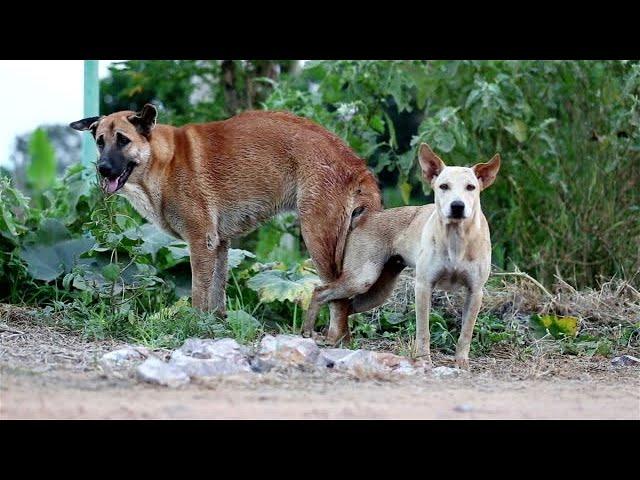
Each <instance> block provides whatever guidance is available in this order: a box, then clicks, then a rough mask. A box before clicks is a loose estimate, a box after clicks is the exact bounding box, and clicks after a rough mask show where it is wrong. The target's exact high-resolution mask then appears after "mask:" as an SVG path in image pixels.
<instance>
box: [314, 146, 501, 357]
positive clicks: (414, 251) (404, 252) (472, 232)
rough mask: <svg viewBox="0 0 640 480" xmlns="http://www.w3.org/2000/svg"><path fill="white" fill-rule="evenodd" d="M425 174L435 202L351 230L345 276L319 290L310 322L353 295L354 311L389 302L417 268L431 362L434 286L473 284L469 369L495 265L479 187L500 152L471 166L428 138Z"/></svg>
mask: <svg viewBox="0 0 640 480" xmlns="http://www.w3.org/2000/svg"><path fill="white" fill-rule="evenodd" d="M419 161H420V166H421V168H422V174H423V177H424V179H425V180H426V181H427V182H428V183H429V184H430V185H431V187H432V188H433V189H434V191H435V204H429V205H424V206H422V207H400V208H392V209H388V210H383V211H381V212H375V213H372V214H370V215H369V216H368V217H366V218H365V219H364V220H362V222H361V223H357V222H358V220H357V219H355V220H354V223H355V228H354V229H353V231H352V232H351V233H350V234H349V238H348V240H347V245H346V248H345V254H344V263H343V267H342V275H341V276H340V278H338V279H337V280H336V281H334V282H331V283H328V284H326V285H321V286H319V287H317V288H316V290H315V291H314V294H313V298H312V301H311V306H310V307H309V310H308V312H307V319H306V321H305V324H304V331H305V333H310V332H311V330H313V326H314V324H315V319H316V316H317V314H318V310H319V309H320V306H321V305H322V304H324V303H326V302H329V301H333V300H339V299H344V298H350V299H351V309H350V312H349V313H350V314H351V313H357V312H363V311H366V310H370V309H371V308H374V307H376V306H378V305H380V304H382V303H383V302H384V300H385V299H386V298H387V297H388V295H389V294H390V293H391V291H392V290H393V286H394V284H395V281H396V280H397V278H398V274H399V273H400V271H402V269H403V268H404V266H410V267H414V268H415V269H416V343H417V353H418V355H419V356H423V357H425V362H426V364H427V365H428V366H430V365H431V355H430V349H429V342H430V335H429V311H430V307H431V292H432V290H433V288H434V287H439V288H444V289H447V290H448V289H452V288H456V287H464V288H465V289H466V290H467V299H466V302H465V307H464V313H463V318H462V331H461V333H460V338H459V339H458V345H457V348H456V363H457V364H458V366H460V367H462V368H468V365H469V348H470V345H471V338H472V336H473V327H474V325H475V322H476V318H477V316H478V311H479V310H480V305H481V303H482V288H483V286H484V284H485V282H486V281H487V279H488V277H489V273H490V270H491V240H490V236H489V226H488V224H487V220H486V218H485V216H484V214H483V213H482V209H481V207H480V192H481V191H482V190H484V189H485V188H487V187H488V186H489V185H491V184H492V183H493V181H494V180H495V178H496V175H497V174H498V170H499V169H500V156H499V155H498V154H496V155H495V156H494V157H493V158H492V159H491V161H490V162H488V163H479V164H477V165H475V166H474V167H472V168H467V167H447V166H446V165H445V164H444V162H443V161H442V160H441V159H440V157H438V156H437V155H436V154H435V153H433V151H432V150H431V148H429V146H428V145H427V144H424V143H423V144H422V145H421V146H420V154H419Z"/></svg>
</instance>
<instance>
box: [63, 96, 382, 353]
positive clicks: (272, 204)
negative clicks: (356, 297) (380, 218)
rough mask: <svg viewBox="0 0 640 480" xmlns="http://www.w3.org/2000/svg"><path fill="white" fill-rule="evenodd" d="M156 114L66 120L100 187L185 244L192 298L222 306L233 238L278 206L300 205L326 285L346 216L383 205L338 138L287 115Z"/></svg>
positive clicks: (343, 318) (337, 259) (337, 265)
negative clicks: (95, 152) (179, 118)
mask: <svg viewBox="0 0 640 480" xmlns="http://www.w3.org/2000/svg"><path fill="white" fill-rule="evenodd" d="M156 117H157V110H156V108H155V107H154V106H153V105H150V104H147V105H145V107H144V108H143V109H142V111H141V112H139V113H136V112H132V111H123V112H117V113H112V114H111V115H107V116H102V117H93V118H85V119H83V120H79V121H77V122H73V123H71V124H70V126H71V127H72V128H74V129H76V130H90V131H91V133H92V134H93V137H94V138H95V139H96V144H97V146H98V149H99V151H100V158H99V160H98V164H97V167H98V171H99V173H100V176H101V177H102V188H103V189H104V191H105V192H107V193H109V194H111V193H116V192H117V193H119V194H122V195H124V196H125V197H126V198H127V199H128V200H129V201H130V202H131V203H132V204H133V206H134V207H135V208H136V210H138V211H139V212H140V214H141V215H143V216H144V217H145V218H146V219H148V220H149V221H152V222H153V223H155V224H156V225H158V226H159V227H160V228H162V229H163V230H165V231H166V232H168V233H170V234H171V235H173V236H175V237H178V238H181V239H183V240H185V241H186V242H188V244H189V248H190V253H191V270H192V281H193V283H192V303H193V305H194V307H197V308H200V309H202V310H205V311H218V312H220V313H222V314H224V311H225V285H226V278H227V277H226V275H227V250H228V245H229V241H230V240H231V239H232V238H234V237H237V236H240V235H243V234H246V233H248V232H249V231H251V230H253V229H255V228H256V227H257V226H258V225H259V224H260V223H261V222H263V221H265V220H267V219H269V218H270V217H271V216H273V215H274V214H276V213H278V212H280V211H283V210H297V212H298V214H299V217H300V223H301V231H302V237H303V239H304V242H305V244H306V246H307V248H308V250H309V252H310V254H311V257H312V258H313V260H314V262H315V264H316V266H317V269H318V273H319V275H320V277H321V278H322V279H323V281H331V280H334V279H336V278H337V277H338V276H339V275H340V270H341V265H342V256H343V251H344V246H345V242H346V238H347V233H348V231H349V229H350V222H351V219H352V215H353V214H354V212H356V215H358V214H360V217H366V215H368V214H369V213H370V212H373V211H377V210H380V209H381V208H382V206H381V201H380V191H379V189H378V186H377V183H376V180H375V178H374V176H373V174H371V172H369V171H368V170H367V168H366V164H365V162H364V161H363V160H362V159H360V158H358V157H357V156H356V155H355V154H354V153H353V152H352V151H351V150H350V149H349V148H348V147H347V146H346V145H345V144H344V143H343V142H342V141H341V140H340V139H339V138H338V137H337V136H336V135H333V134H332V133H330V132H328V131H327V130H325V129H324V128H322V127H320V126H319V125H317V124H315V123H313V122H311V121H309V120H306V119H303V118H300V117H297V116H295V115H292V114H290V113H286V112H266V111H250V112H245V113H242V114H239V115H236V116H235V117H232V118H230V119H228V120H224V121H219V122H211V123H204V124H188V125H185V126H183V127H173V126H170V125H160V124H158V125H156ZM347 315H348V302H347V301H341V302H335V303H334V304H332V310H331V324H330V328H329V332H328V339H329V340H333V341H335V340H338V339H340V338H341V337H344V336H345V334H346V335H348V324H347Z"/></svg>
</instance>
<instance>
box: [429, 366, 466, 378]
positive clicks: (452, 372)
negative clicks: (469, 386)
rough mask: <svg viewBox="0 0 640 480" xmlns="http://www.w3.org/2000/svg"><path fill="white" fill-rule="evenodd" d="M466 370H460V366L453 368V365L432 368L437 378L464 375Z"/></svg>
mask: <svg viewBox="0 0 640 480" xmlns="http://www.w3.org/2000/svg"><path fill="white" fill-rule="evenodd" d="M463 372H464V370H460V369H459V368H451V367H436V368H434V369H433V370H431V373H433V376H434V377H436V378H454V377H457V376H459V375H462V374H463Z"/></svg>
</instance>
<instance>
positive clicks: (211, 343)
mask: <svg viewBox="0 0 640 480" xmlns="http://www.w3.org/2000/svg"><path fill="white" fill-rule="evenodd" d="M169 364H170V365H173V366H175V367H178V368H180V369H181V370H182V371H184V372H185V373H186V374H187V375H189V376H190V377H214V376H218V375H231V374H235V373H242V372H250V371H251V365H250V363H249V357H248V351H247V349H246V348H245V347H243V346H242V345H240V344H239V343H238V342H236V341H235V340H234V339H232V338H222V339H219V340H210V339H206V340H200V339H189V340H187V341H186V342H185V343H184V344H183V345H182V347H180V348H179V349H178V350H175V351H174V352H173V353H172V354H171V359H170V360H169Z"/></svg>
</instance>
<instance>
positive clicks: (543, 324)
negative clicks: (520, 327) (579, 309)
mask: <svg viewBox="0 0 640 480" xmlns="http://www.w3.org/2000/svg"><path fill="white" fill-rule="evenodd" d="M530 322H531V326H532V330H533V332H534V335H536V336H537V337H538V338H543V337H544V336H545V335H552V336H553V337H554V338H564V337H575V336H576V335H577V334H578V326H579V321H578V319H577V318H575V317H566V316H565V317H559V316H557V315H532V316H531V319H530Z"/></svg>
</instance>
